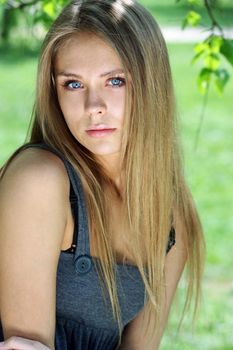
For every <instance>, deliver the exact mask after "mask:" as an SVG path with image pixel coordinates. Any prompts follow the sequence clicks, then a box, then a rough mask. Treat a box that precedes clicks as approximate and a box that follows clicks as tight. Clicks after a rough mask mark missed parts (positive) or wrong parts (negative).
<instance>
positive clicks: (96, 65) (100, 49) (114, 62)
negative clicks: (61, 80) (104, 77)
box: [55, 33, 123, 71]
mask: <svg viewBox="0 0 233 350" xmlns="http://www.w3.org/2000/svg"><path fill="white" fill-rule="evenodd" d="M122 67H123V66H122V63H121V59H120V57H119V56H118V54H117V53H116V51H115V50H114V49H113V47H112V46H111V45H110V44H109V43H108V42H106V41H105V40H103V39H102V38H100V37H99V36H97V35H95V34H90V33H77V34H73V35H72V36H71V37H70V38H69V39H67V40H66V42H64V43H63V45H62V46H61V47H60V48H59V49H58V52H57V54H56V58H55V69H56V71H57V70H58V71H60V70H67V69H76V68H79V70H80V69H81V70H82V69H84V70H85V69H89V70H94V69H99V70H101V69H107V68H111V69H114V68H122Z"/></svg>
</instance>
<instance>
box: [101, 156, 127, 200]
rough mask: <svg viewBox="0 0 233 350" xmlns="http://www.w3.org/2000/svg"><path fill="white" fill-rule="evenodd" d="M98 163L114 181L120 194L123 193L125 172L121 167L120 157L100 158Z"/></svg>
mask: <svg viewBox="0 0 233 350" xmlns="http://www.w3.org/2000/svg"><path fill="white" fill-rule="evenodd" d="M97 159H98V161H99V162H100V164H101V165H102V166H103V168H104V170H105V172H106V174H107V175H108V176H109V178H110V179H111V180H112V182H113V183H114V185H115V186H116V188H117V189H118V191H119V192H120V193H122V192H123V181H122V180H123V172H122V169H121V167H120V160H119V155H115V154H113V155H111V156H109V155H107V156H99V157H98V158H97Z"/></svg>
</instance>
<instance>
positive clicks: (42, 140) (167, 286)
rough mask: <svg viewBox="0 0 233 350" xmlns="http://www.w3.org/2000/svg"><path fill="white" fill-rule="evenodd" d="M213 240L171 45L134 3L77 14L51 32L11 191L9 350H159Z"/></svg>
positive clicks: (6, 260)
mask: <svg viewBox="0 0 233 350" xmlns="http://www.w3.org/2000/svg"><path fill="white" fill-rule="evenodd" d="M202 251H203V238H202V231H201V225H200V222H199V218H198V215H197V212H196V209H195V206H194V203H193V200H192V198H191V195H190V192H189V189H188V187H187V185H186V183H185V180H184V176H183V169H182V164H181V160H180V154H179V146H178V140H177V135H176V119H175V101H174V95H173V87H172V79H171V72H170V66H169V60H168V56H167V50H166V45H165V43H164V39H163V37H162V35H161V32H160V30H159V28H158V26H157V24H156V22H155V21H154V19H153V17H152V16H151V15H150V14H149V13H148V12H147V11H146V10H145V9H144V8H143V7H142V6H141V5H140V4H138V3H136V2H134V1H132V0H122V1H119V0H117V1H115V0H102V1H96V0H86V1H83V0H78V1H73V2H71V3H70V4H69V5H68V6H67V7H66V8H65V9H64V10H63V12H62V13H61V15H60V16H59V17H58V19H57V20H56V21H55V23H54V24H53V26H52V28H51V29H50V31H49V32H48V34H47V36H46V38H45V41H44V45H43V48H42V54H41V58H40V63H39V69H38V80H37V93H36V102H35V108H34V119H33V123H32V128H31V132H30V139H29V143H27V144H26V145H24V146H23V147H21V148H20V149H19V150H17V152H16V153H15V154H14V155H13V156H12V157H11V159H10V160H9V161H8V162H7V164H6V165H5V166H4V167H3V169H2V172H1V181H0V285H1V288H0V315H1V327H0V340H4V339H5V342H2V343H0V350H1V349H6V350H10V349H16V350H27V349H28V350H30V349H37V350H45V349H56V350H66V349H67V350H68V349H69V350H81V349H91V350H95V349H96V350H97V349H98V350H100V349H106V350H113V349H116V348H117V349H121V350H123V349H127V350H143V349H147V350H150V349H151V350H152V349H153V350H155V349H158V347H159V344H160V341H161V338H162V334H163V331H164V327H165V325H166V321H167V318H168V314H169V309H170V306H171V303H172V299H173V296H174V293H175V291H176V287H177V284H178V282H179V279H180V277H181V274H182V271H183V269H184V266H185V264H187V265H188V267H189V283H188V289H187V291H188V293H187V303H190V300H191V297H192V294H193V293H192V292H193V291H194V292H195V293H194V294H196V299H195V300H196V302H197V301H198V295H199V290H200V279H201V273H202V257H203V253H202Z"/></svg>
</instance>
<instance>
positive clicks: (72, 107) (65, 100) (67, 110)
mask: <svg viewBox="0 0 233 350" xmlns="http://www.w3.org/2000/svg"><path fill="white" fill-rule="evenodd" d="M58 102H59V105H60V108H61V110H62V113H63V116H64V118H65V120H66V122H67V123H68V122H72V120H73V119H74V118H76V119H77V117H78V116H79V115H81V114H82V108H81V103H79V101H78V100H77V98H74V96H69V97H67V96H64V95H63V94H60V95H59V94H58Z"/></svg>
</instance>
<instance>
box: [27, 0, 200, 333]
mask: <svg viewBox="0 0 233 350" xmlns="http://www.w3.org/2000/svg"><path fill="white" fill-rule="evenodd" d="M80 32H90V33H94V34H95V35H99V36H100V37H101V38H103V39H104V40H105V41H107V42H108V43H109V44H110V45H111V46H112V47H113V48H114V49H115V51H116V53H117V54H118V55H119V57H120V59H121V61H122V64H123V66H124V68H125V70H126V71H127V72H129V73H130V75H131V79H132V88H131V90H130V89H129V88H128V90H127V101H126V113H125V114H126V115H125V128H124V130H125V134H124V135H123V140H122V152H121V154H122V157H121V165H122V167H123V168H124V174H125V179H124V193H123V194H122V201H123V203H124V208H125V213H126V217H127V220H128V223H129V232H128V240H129V241H130V249H131V253H132V256H133V257H134V259H135V262H136V265H137V266H138V268H139V271H140V273H141V276H142V279H143V281H144V284H145V290H146V297H145V299H147V300H148V302H149V316H150V318H149V319H150V325H151V330H152V329H154V328H155V326H156V323H157V322H158V320H159V316H160V314H161V310H160V306H161V302H162V295H163V293H164V264H165V251H166V245H167V241H168V233H169V231H170V228H171V225H172V224H173V222H172V218H173V219H174V215H176V214H175V211H174V208H176V212H178V214H179V217H180V218H181V219H182V224H183V227H184V232H185V237H184V242H185V245H186V250H187V257H188V260H187V263H188V267H189V280H188V293H187V304H189V303H190V301H191V297H192V294H193V291H194V293H195V296H196V297H195V300H196V305H197V302H198V300H199V294H200V281H201V275H202V260H203V259H202V258H203V253H202V252H203V237H202V229H201V224H200V221H199V218H198V214H197V212H196V209H195V205H194V203H193V200H192V197H191V194H190V192H189V189H188V187H187V185H186V183H185V180H184V174H183V168H182V161H181V156H180V150H179V145H178V137H177V135H176V130H177V123H176V111H175V99H174V93H173V85H172V78H171V71H170V65H169V59H168V54H167V49H166V45H165V42H164V39H163V36H162V34H161V32H160V29H159V27H158V25H157V23H156V21H155V20H154V18H153V17H152V16H151V14H150V13H149V12H148V11H147V10H146V9H145V8H144V7H143V6H141V5H140V4H138V3H137V2H135V1H132V0H102V1H96V0H77V1H72V2H71V3H70V4H69V5H68V6H67V7H66V8H65V9H64V10H63V11H62V13H61V14H60V16H59V17H58V18H57V20H56V21H55V22H54V24H53V26H52V27H51V29H50V30H49V32H48V34H47V36H46V38H45V40H44V44H43V47H42V54H41V57H40V63H39V68H38V79H37V94H36V102H35V108H34V119H33V122H32V127H31V131H30V139H29V141H30V142H33V143H34V142H45V143H47V144H48V145H50V146H52V147H54V148H56V149H57V150H58V151H60V152H61V153H62V154H63V155H65V157H66V158H67V159H68V160H69V161H70V162H71V163H72V165H73V166H74V167H75V169H76V170H77V172H78V173H79V174H80V177H81V180H82V183H83V186H84V188H85V195H86V200H87V206H88V215H89V223H90V231H93V232H95V238H96V242H97V243H96V245H95V247H93V248H94V250H95V255H97V256H99V257H100V262H101V263H100V269H99V270H100V276H101V277H102V281H103V283H104V285H105V286H106V290H107V291H108V295H109V298H110V301H111V305H112V309H113V314H114V317H115V318H116V319H117V321H118V325H119V329H121V328H122V326H121V313H120V308H119V302H118V298H117V288H116V282H115V275H114V269H113V263H114V262H115V261H114V254H113V251H112V247H111V240H110V234H109V232H108V226H109V225H108V221H107V215H106V205H105V196H104V191H103V186H104V184H106V182H107V183H108V184H109V183H110V184H111V185H112V186H113V187H114V184H113V181H112V180H110V179H109V178H108V176H107V174H106V173H105V172H104V170H103V169H102V168H101V166H100V164H98V162H97V161H96V159H95V157H94V155H93V154H91V152H89V151H88V150H87V149H86V148H85V147H83V146H82V145H81V144H79V142H78V141H77V140H76V139H75V138H74V137H73V136H72V134H71V133H70V131H69V129H68V127H67V125H66V123H65V121H64V118H63V115H62V112H61V109H60V107H59V103H58V99H57V94H56V86H55V84H54V78H53V74H54V62H55V59H56V55H57V54H59V48H60V47H61V46H62V45H63V43H64V42H65V41H66V40H67V39H69V38H70V37H71V36H72V35H74V34H75V33H80ZM128 86H129V84H128ZM115 190H116V188H115ZM145 267H146V269H145Z"/></svg>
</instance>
